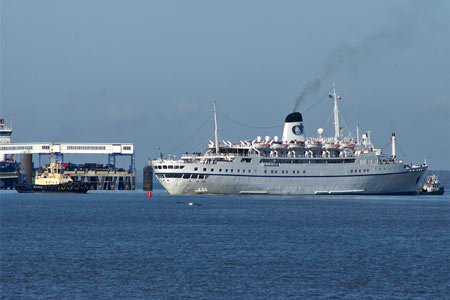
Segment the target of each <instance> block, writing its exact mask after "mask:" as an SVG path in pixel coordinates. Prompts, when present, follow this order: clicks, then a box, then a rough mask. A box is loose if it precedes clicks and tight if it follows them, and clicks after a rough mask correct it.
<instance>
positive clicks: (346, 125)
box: [339, 111, 352, 137]
mask: <svg viewBox="0 0 450 300" xmlns="http://www.w3.org/2000/svg"><path fill="white" fill-rule="evenodd" d="M339 120H342V122H343V123H344V128H345V129H347V131H348V132H349V133H350V137H352V132H351V131H350V126H348V124H347V122H346V121H345V119H344V117H343V116H342V114H341V112H340V111H339Z"/></svg>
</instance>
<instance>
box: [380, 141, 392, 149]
mask: <svg viewBox="0 0 450 300" xmlns="http://www.w3.org/2000/svg"><path fill="white" fill-rule="evenodd" d="M391 143H392V142H391V141H389V142H387V143H386V145H384V146H383V147H381V151H383V149H384V148H386V147H387V146H388V145H389V144H391Z"/></svg>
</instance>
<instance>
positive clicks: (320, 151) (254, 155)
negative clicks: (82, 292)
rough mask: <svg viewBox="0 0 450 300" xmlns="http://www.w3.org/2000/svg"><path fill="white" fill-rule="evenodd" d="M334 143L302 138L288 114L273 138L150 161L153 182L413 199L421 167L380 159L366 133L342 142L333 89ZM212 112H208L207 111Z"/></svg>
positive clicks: (186, 187)
mask: <svg viewBox="0 0 450 300" xmlns="http://www.w3.org/2000/svg"><path fill="white" fill-rule="evenodd" d="M330 98H332V99H333V100H334V119H335V120H334V125H335V136H334V137H331V138H325V137H322V134H323V129H321V128H319V129H318V131H317V133H318V135H319V137H308V138H307V137H305V134H304V126H303V118H302V115H301V113H299V112H293V113H291V114H289V115H288V116H287V117H286V119H285V123H284V129H283V136H282V138H281V139H279V138H278V137H276V136H275V137H274V138H273V139H272V138H270V137H269V136H266V137H265V138H262V137H257V138H256V139H255V140H253V141H251V140H245V141H240V142H239V143H232V142H230V141H223V142H222V143H219V142H218V141H219V139H218V129H217V118H216V114H214V115H215V129H216V131H215V141H214V142H213V141H210V142H209V145H208V151H207V152H206V153H197V154H185V155H183V156H181V158H180V159H163V158H161V159H157V160H154V161H153V166H154V170H155V175H156V177H157V178H158V180H159V181H160V182H161V184H162V185H163V187H164V188H165V189H166V190H167V191H168V192H169V193H170V194H196V193H202V194H203V193H210V194H282V195H303V194H316V195H317V194H414V193H415V192H416V186H417V184H418V182H419V180H420V178H421V176H422V175H423V173H424V171H425V170H426V169H427V166H426V164H425V163H424V164H421V165H412V164H409V165H407V164H404V163H403V162H402V161H401V160H398V159H397V158H396V154H395V135H394V134H393V135H392V154H391V155H386V154H383V153H382V151H381V150H380V149H376V148H375V147H374V145H373V144H372V142H371V139H370V132H367V133H364V134H362V137H361V139H359V133H358V138H357V141H354V139H351V138H346V137H342V135H341V130H340V127H339V113H338V102H337V100H338V98H340V97H339V96H337V94H336V90H335V88H334V85H333V93H331V94H330ZM214 112H215V105H214Z"/></svg>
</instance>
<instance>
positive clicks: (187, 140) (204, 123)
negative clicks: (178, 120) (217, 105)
mask: <svg viewBox="0 0 450 300" xmlns="http://www.w3.org/2000/svg"><path fill="white" fill-rule="evenodd" d="M212 115H213V112H211V113H210V114H209V115H208V118H207V119H206V120H205V121H204V122H203V123H202V125H201V126H200V127H199V128H198V129H197V130H196V131H195V132H194V133H193V134H192V135H191V136H190V137H188V138H187V139H186V140H185V141H184V142H183V143H182V144H180V145H178V146H176V147H175V148H174V149H172V150H170V151H168V152H167V153H173V152H174V151H176V150H178V149H180V148H181V147H183V146H184V145H186V144H187V142H189V141H190V140H191V139H192V138H193V137H194V136H196V135H197V134H198V133H199V132H200V130H202V129H203V127H205V125H206V123H207V122H208V121H209V120H210V119H211V117H212Z"/></svg>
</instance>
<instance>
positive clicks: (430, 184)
mask: <svg viewBox="0 0 450 300" xmlns="http://www.w3.org/2000/svg"><path fill="white" fill-rule="evenodd" d="M417 194H419V195H442V194H444V187H443V186H439V179H438V177H437V176H436V175H431V176H428V178H427V180H426V181H425V183H424V184H423V187H422V188H421V189H418V190H417Z"/></svg>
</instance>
